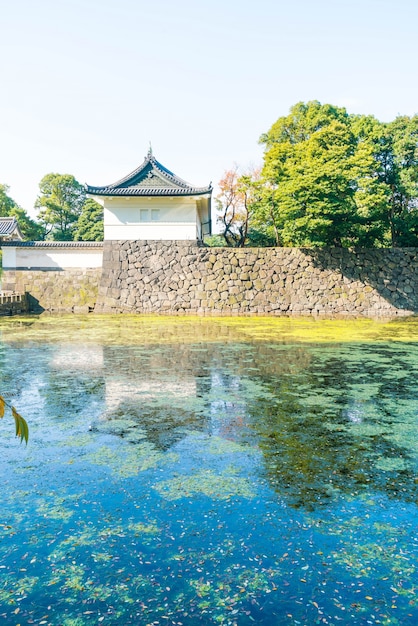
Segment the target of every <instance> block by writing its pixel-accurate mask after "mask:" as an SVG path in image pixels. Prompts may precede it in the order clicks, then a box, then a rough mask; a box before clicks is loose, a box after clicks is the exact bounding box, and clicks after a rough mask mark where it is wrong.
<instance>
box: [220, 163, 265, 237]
mask: <svg viewBox="0 0 418 626" xmlns="http://www.w3.org/2000/svg"><path fill="white" fill-rule="evenodd" d="M258 178H259V172H258V171H257V170H254V169H253V170H249V171H248V172H246V173H245V174H240V173H239V169H238V167H237V166H235V167H234V168H233V169H231V170H227V171H226V172H225V173H224V176H223V178H222V179H221V180H220V182H219V189H220V191H219V194H218V196H217V198H216V202H217V208H218V211H219V212H220V215H219V217H218V222H219V223H220V224H221V226H222V236H223V238H224V240H225V243H226V244H227V245H228V246H232V247H242V246H244V245H245V243H246V241H247V237H248V228H249V224H250V221H251V219H252V214H253V211H254V208H255V206H256V203H257V198H258V185H257V182H258Z"/></svg>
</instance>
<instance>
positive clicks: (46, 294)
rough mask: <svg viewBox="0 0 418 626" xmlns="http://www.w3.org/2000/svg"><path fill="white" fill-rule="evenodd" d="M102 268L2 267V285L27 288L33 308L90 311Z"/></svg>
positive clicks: (34, 310)
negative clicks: (43, 268)
mask: <svg viewBox="0 0 418 626" xmlns="http://www.w3.org/2000/svg"><path fill="white" fill-rule="evenodd" d="M101 272H102V269H101V268H91V269H82V268H72V269H68V268H67V269H46V270H29V269H28V270H11V269H9V270H4V271H3V274H2V289H3V290H9V289H10V290H13V291H16V292H22V293H24V292H27V295H28V300H29V307H30V310H31V311H33V312H41V311H52V312H58V311H59V312H67V313H89V312H91V311H93V309H94V306H95V304H96V301H97V293H98V286H99V281H100V276H101Z"/></svg>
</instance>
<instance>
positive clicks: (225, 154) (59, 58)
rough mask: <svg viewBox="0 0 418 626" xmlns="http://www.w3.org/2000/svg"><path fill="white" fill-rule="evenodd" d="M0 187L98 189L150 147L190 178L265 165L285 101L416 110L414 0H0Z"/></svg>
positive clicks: (26, 202) (384, 113)
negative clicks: (43, 183) (75, 184)
mask: <svg viewBox="0 0 418 626" xmlns="http://www.w3.org/2000/svg"><path fill="white" fill-rule="evenodd" d="M0 15H1V35H0V70H1V71H0V183H2V184H6V185H8V186H9V187H10V190H9V195H11V197H12V198H13V199H14V200H15V201H16V202H17V203H18V204H19V205H20V206H22V207H23V208H24V209H26V211H28V213H29V214H30V215H31V216H36V211H35V210H34V208H33V207H34V204H35V201H36V197H37V195H38V193H39V182H40V180H41V179H42V177H43V176H45V175H46V174H48V173H51V172H57V173H60V174H72V175H74V176H75V178H76V179H77V180H78V181H79V182H81V183H85V182H87V183H88V184H90V185H107V184H110V183H113V182H115V181H116V180H119V179H120V178H122V177H123V176H125V175H126V174H128V173H129V172H131V171H132V170H134V169H136V168H137V167H138V166H139V165H140V164H141V163H142V161H143V159H144V157H145V155H146V154H147V152H148V149H149V146H150V143H151V145H152V149H153V153H154V156H155V157H156V158H157V160H159V161H160V162H161V163H162V164H163V165H164V166H166V167H167V168H169V169H170V170H171V171H173V172H174V173H176V174H177V175H178V176H180V177H181V178H183V179H185V180H187V181H188V182H190V183H192V184H193V185H196V186H203V185H207V184H208V183H209V182H210V181H212V183H213V185H214V187H215V191H216V184H217V182H218V181H219V180H220V178H221V177H222V174H223V172H224V171H225V170H227V169H229V168H231V167H233V166H234V165H235V164H237V165H239V166H241V167H242V168H244V169H245V168H246V167H250V166H257V165H259V164H261V163H262V156H263V148H262V146H260V144H259V137H260V135H261V134H262V133H264V132H266V131H267V130H268V129H269V128H270V127H271V126H272V124H273V123H274V122H275V121H276V120H277V119H278V118H279V117H281V116H284V115H287V114H288V112H289V109H290V107H291V106H292V105H293V104H296V103H297V102H300V101H304V102H307V101H309V100H319V101H320V102H322V103H331V104H335V105H339V106H345V107H346V108H347V110H348V111H349V112H350V113H364V114H371V115H374V116H375V117H377V118H378V119H380V120H381V121H390V120H392V119H394V118H395V117H396V116H397V115H414V114H415V113H418V70H417V43H416V25H417V24H418V2H416V0H397V2H394V0H349V1H346V0H292V1H290V0H289V1H284V0H258V1H256V2H255V1H251V2H249V1H248V0H211V1H210V2H209V1H205V0H200V2H198V1H197V0H195V1H193V0H154V1H152V0H146V1H145V0H36V2H35V1H34V0H0Z"/></svg>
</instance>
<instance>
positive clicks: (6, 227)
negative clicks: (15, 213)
mask: <svg viewBox="0 0 418 626" xmlns="http://www.w3.org/2000/svg"><path fill="white" fill-rule="evenodd" d="M10 235H16V237H18V238H19V239H22V233H21V232H20V228H19V224H18V223H17V219H16V218H15V217H0V237H9V236H10Z"/></svg>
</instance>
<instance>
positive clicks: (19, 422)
mask: <svg viewBox="0 0 418 626" xmlns="http://www.w3.org/2000/svg"><path fill="white" fill-rule="evenodd" d="M12 414H13V417H14V419H15V425H16V437H20V441H23V440H25V442H26V443H28V439H29V427H28V425H27V422H26V420H25V419H24V418H23V417H22V416H21V415H19V413H18V412H17V411H16V409H15V408H14V406H12Z"/></svg>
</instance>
